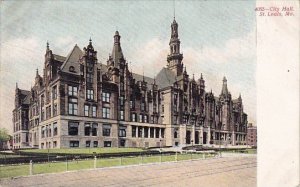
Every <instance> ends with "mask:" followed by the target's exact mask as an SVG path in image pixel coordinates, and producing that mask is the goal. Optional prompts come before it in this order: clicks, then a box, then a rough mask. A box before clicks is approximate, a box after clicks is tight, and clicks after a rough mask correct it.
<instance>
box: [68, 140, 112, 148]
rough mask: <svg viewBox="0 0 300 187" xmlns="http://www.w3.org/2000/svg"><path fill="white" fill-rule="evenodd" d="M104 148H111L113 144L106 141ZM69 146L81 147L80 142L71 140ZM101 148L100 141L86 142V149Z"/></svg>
mask: <svg viewBox="0 0 300 187" xmlns="http://www.w3.org/2000/svg"><path fill="white" fill-rule="evenodd" d="M103 145H104V147H111V146H112V143H111V141H104V142H103ZM69 146H70V147H71V148H72V147H79V141H78V140H71V141H70V142H69ZM98 146H99V142H98V141H90V140H87V141H85V147H98Z"/></svg>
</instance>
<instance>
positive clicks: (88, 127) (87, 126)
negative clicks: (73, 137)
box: [84, 123, 91, 136]
mask: <svg viewBox="0 0 300 187" xmlns="http://www.w3.org/2000/svg"><path fill="white" fill-rule="evenodd" d="M90 134H91V124H89V123H87V124H84V135H85V136H89V135H90Z"/></svg>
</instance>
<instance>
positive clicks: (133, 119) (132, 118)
mask: <svg viewBox="0 0 300 187" xmlns="http://www.w3.org/2000/svg"><path fill="white" fill-rule="evenodd" d="M131 121H133V122H136V114H131Z"/></svg>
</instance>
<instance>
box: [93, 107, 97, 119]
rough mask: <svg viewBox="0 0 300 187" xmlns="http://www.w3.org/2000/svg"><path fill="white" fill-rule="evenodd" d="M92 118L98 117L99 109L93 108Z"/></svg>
mask: <svg viewBox="0 0 300 187" xmlns="http://www.w3.org/2000/svg"><path fill="white" fill-rule="evenodd" d="M92 116H93V117H97V107H96V106H92Z"/></svg>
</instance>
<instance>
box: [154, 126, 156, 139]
mask: <svg viewBox="0 0 300 187" xmlns="http://www.w3.org/2000/svg"><path fill="white" fill-rule="evenodd" d="M154 138H156V127H154Z"/></svg>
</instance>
